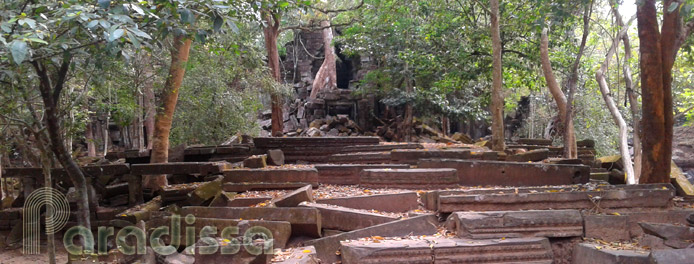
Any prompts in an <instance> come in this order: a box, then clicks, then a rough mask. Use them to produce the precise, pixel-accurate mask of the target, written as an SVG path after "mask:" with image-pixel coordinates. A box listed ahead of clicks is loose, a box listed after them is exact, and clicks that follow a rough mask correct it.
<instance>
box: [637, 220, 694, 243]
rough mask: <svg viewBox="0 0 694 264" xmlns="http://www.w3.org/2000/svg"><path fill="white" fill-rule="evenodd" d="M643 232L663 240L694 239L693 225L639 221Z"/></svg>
mask: <svg viewBox="0 0 694 264" xmlns="http://www.w3.org/2000/svg"><path fill="white" fill-rule="evenodd" d="M639 225H640V226H641V228H643V231H644V233H646V234H649V235H654V236H657V237H659V238H662V239H665V240H694V227H688V226H677V225H670V224H656V223H639Z"/></svg>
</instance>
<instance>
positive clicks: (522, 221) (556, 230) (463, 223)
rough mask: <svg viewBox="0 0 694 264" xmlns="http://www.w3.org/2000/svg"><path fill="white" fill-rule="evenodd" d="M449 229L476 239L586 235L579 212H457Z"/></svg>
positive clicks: (452, 216)
mask: <svg viewBox="0 0 694 264" xmlns="http://www.w3.org/2000/svg"><path fill="white" fill-rule="evenodd" d="M446 226H447V227H448V228H449V230H452V231H456V234H457V236H458V237H461V238H473V239H488V238H518V237H580V236H583V217H582V216H581V213H580V212H579V211H578V210H531V211H489V212H455V213H452V214H451V215H450V216H449V217H448V220H447V221H446Z"/></svg>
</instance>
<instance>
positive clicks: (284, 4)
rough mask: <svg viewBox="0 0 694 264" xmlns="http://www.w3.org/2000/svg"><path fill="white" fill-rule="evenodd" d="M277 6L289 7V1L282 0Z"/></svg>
mask: <svg viewBox="0 0 694 264" xmlns="http://www.w3.org/2000/svg"><path fill="white" fill-rule="evenodd" d="M277 6H279V7H280V8H285V7H288V6H289V2H287V1H280V2H279V3H277Z"/></svg>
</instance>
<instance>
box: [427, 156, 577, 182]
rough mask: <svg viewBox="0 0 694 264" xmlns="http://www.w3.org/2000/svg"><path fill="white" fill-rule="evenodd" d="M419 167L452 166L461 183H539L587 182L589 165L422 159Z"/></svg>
mask: <svg viewBox="0 0 694 264" xmlns="http://www.w3.org/2000/svg"><path fill="white" fill-rule="evenodd" d="M419 168H453V169H457V170H458V179H459V182H458V183H459V184H460V185H463V186H495V185H498V186H542V185H569V184H578V183H587V182H588V180H589V179H590V168H589V167H588V166H583V165H559V164H547V163H526V162H503V161H477V160H452V159H440V160H432V159H425V160H420V161H419Z"/></svg>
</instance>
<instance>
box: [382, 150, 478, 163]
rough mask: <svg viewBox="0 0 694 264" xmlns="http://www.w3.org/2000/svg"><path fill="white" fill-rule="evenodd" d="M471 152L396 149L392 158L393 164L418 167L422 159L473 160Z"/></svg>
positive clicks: (392, 152) (391, 155) (392, 153)
mask: <svg viewBox="0 0 694 264" xmlns="http://www.w3.org/2000/svg"><path fill="white" fill-rule="evenodd" d="M471 152H472V151H471V150H469V149H465V150H434V149H395V150H393V151H391V154H390V157H391V159H392V160H393V163H405V164H411V165H416V164H417V162H418V161H419V160H420V159H432V158H439V159H444V158H446V159H471V158H472V154H471Z"/></svg>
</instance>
